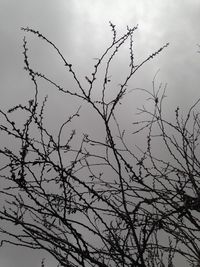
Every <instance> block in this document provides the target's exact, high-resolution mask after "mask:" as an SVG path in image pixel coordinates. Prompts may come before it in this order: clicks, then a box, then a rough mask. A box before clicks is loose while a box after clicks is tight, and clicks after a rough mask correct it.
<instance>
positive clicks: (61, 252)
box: [0, 23, 200, 267]
mask: <svg viewBox="0 0 200 267" xmlns="http://www.w3.org/2000/svg"><path fill="white" fill-rule="evenodd" d="M110 27H111V30H112V33H113V38H112V42H111V44H110V46H108V47H107V49H106V50H105V52H103V53H102V55H101V57H99V58H98V59H97V60H96V64H95V65H94V71H93V72H92V73H91V76H90V77H88V76H86V77H85V79H86V82H87V85H88V86H87V87H86V86H84V85H83V84H82V82H81V79H80V78H79V77H78V76H77V74H76V72H75V71H74V68H73V66H72V64H71V63H70V62H68V61H67V60H66V59H65V57H64V56H63V54H62V53H61V52H60V50H59V49H58V48H57V46H56V45H55V44H54V43H52V42H51V41H49V40H48V39H47V38H46V37H45V36H43V35H42V34H41V33H40V32H38V31H35V30H33V29H30V28H22V30H23V31H25V32H27V33H32V34H34V35H36V36H38V37H39V38H41V39H43V40H44V41H45V42H46V43H47V45H50V46H52V47H53V49H55V51H56V52H57V53H58V56H59V57H61V59H62V61H63V63H64V66H65V67H66V68H67V70H68V72H69V75H71V76H72V78H73V79H74V82H75V83H76V87H77V88H78V89H77V90H75V89H74V90H73V89H65V88H63V87H61V86H60V85H59V84H57V83H56V82H54V81H53V80H52V79H51V78H49V77H47V76H46V75H44V74H42V73H39V72H37V71H35V70H33V68H32V67H31V65H30V63H29V56H28V47H27V41H26V37H24V41H23V54H24V63H25V69H26V71H27V72H28V75H29V76H30V78H31V80H32V82H33V86H34V97H33V99H31V100H30V101H29V102H28V103H27V104H19V105H17V106H14V107H13V108H11V109H9V110H8V111H7V112H5V111H3V110H0V113H1V115H2V123H1V125H0V130H1V133H2V135H6V136H8V137H9V138H10V140H14V141H15V144H16V145H15V147H14V148H13V149H11V148H9V147H8V146H7V147H2V148H1V149H0V153H1V158H2V163H1V164H2V165H1V168H0V170H1V189H0V196H1V200H2V204H1V209H0V219H1V228H0V231H1V234H2V236H3V237H4V238H3V239H2V240H1V245H3V244H4V243H10V244H14V245H20V246H25V247H29V248H32V249H44V250H46V251H47V252H49V253H50V254H51V255H53V256H54V257H55V258H56V259H57V261H58V262H59V264H60V266H71V267H72V266H73V267H74V266H85V267H87V266H99V267H108V266H110V267H111V266H112V267H114V266H124V267H125V266H132V267H134V266H138V267H139V266H142V267H145V266H175V265H174V264H175V262H176V260H177V259H179V258H181V259H182V260H184V261H188V262H189V263H190V264H191V266H199V265H198V264H199V260H200V251H199V247H200V246H199V238H200V236H199V230H200V221H199V216H198V214H199V211H200V191H199V177H200V175H199V166H200V161H199V155H198V141H199V133H200V130H199V129H200V127H199V124H200V120H199V113H198V112H195V107H196V106H197V104H198V103H199V100H198V101H197V102H196V103H195V104H194V105H193V106H192V107H191V108H190V109H189V111H188V113H187V116H186V117H185V118H184V117H183V116H182V115H180V111H179V108H177V109H176V110H175V116H174V122H169V121H168V120H166V118H165V116H164V115H163V111H162V110H163V99H164V97H165V87H164V88H163V87H162V85H160V86H159V87H158V88H156V83H155V79H154V80H153V86H152V91H147V90H145V89H141V88H140V89H137V90H140V92H142V93H143V94H148V95H149V98H148V101H152V105H151V108H147V107H145V105H144V106H143V107H142V108H139V109H138V111H139V112H138V117H137V118H138V120H137V121H136V122H134V123H133V125H134V132H133V137H134V136H136V135H141V136H143V137H144V144H143V146H142V147H141V146H139V145H137V144H133V146H130V145H129V142H128V141H127V139H126V131H125V130H123V129H121V124H120V121H119V120H118V118H117V109H118V106H119V104H120V103H121V102H122V103H123V99H122V98H123V97H124V96H125V95H126V94H127V93H128V83H129V82H130V81H131V78H132V77H133V76H134V74H135V72H136V71H137V70H138V69H140V68H141V67H142V66H143V65H144V64H145V63H146V62H148V61H150V60H151V59H152V58H153V57H155V56H156V55H158V54H159V53H160V52H161V51H162V50H163V49H164V48H166V47H167V46H168V43H167V44H165V45H164V46H162V47H161V48H160V49H159V50H157V51H156V52H154V53H153V54H151V55H150V56H148V57H147V58H146V59H145V60H143V61H142V62H139V63H137V64H136V63H135V56H134V52H133V34H134V32H135V30H136V29H137V27H133V28H129V27H127V31H126V32H125V34H123V35H122V36H120V37H118V36H117V32H116V28H115V25H113V24H112V23H110ZM126 42H129V58H130V61H129V62H128V72H127V76H126V77H125V79H124V80H122V82H121V84H120V86H119V87H118V91H117V93H116V96H115V97H114V98H113V99H111V100H109V101H108V100H107V99H108V98H107V92H108V88H109V86H110V83H111V82H112V76H111V75H112V73H111V64H112V62H113V59H115V57H116V56H117V54H118V51H119V50H120V48H121V47H123V45H124V44H125V43H126ZM100 67H101V76H102V73H103V78H102V84H101V96H100V98H99V99H95V98H94V94H93V90H94V86H95V82H96V80H97V79H98V75H99V72H100ZM102 67H103V69H104V71H103V72H102ZM39 79H43V80H45V81H46V82H47V83H50V84H51V85H53V86H55V88H56V89H57V90H58V91H59V92H60V93H62V94H64V95H66V96H68V97H71V98H72V100H73V99H80V100H81V101H82V103H83V105H88V106H90V107H91V108H92V110H93V111H94V112H95V113H96V114H97V116H98V120H99V123H102V125H103V131H102V135H104V136H102V137H101V138H100V139H98V138H96V137H93V136H90V135H89V134H87V133H83V135H82V138H81V140H79V144H80V145H79V146H78V147H77V133H76V131H75V130H73V129H71V130H69V129H70V125H71V123H72V121H74V120H78V119H79V120H81V114H80V108H78V109H77V111H75V112H74V114H73V115H71V116H69V118H68V119H67V120H66V121H64V122H63V123H62V125H61V126H60V128H59V130H58V134H57V135H53V134H51V132H50V131H49V130H48V128H47V127H45V118H46V116H48V114H45V108H46V104H47V97H45V98H44V99H40V97H39V85H38V81H39ZM135 90H136V89H135ZM132 93H134V90H132ZM16 112H18V113H19V112H21V113H22V114H23V116H24V117H25V123H24V124H23V126H19V125H18V123H17V122H16V121H14V120H13V117H12V116H13V114H15V113H16ZM24 114H25V115H24ZM66 127H68V128H67V129H68V130H67V131H66V130H65V129H66ZM63 136H64V138H63ZM102 140H103V141H102ZM133 142H134V138H133ZM158 147H159V149H161V147H162V149H163V150H164V152H165V153H164V156H163V158H162V157H160V154H159V153H158V152H159V151H158ZM42 266H44V261H43V262H42Z"/></svg>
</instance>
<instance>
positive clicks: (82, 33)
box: [0, 0, 200, 267]
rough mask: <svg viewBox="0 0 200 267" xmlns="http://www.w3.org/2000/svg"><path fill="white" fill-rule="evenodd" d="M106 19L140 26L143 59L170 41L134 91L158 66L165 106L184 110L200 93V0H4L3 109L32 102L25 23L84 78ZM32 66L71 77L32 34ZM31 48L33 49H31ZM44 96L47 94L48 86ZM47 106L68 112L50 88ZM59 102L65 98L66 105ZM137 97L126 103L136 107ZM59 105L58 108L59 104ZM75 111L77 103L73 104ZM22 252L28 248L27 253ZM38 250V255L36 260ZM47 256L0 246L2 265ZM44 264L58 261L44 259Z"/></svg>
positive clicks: (0, 27) (19, 265)
mask: <svg viewBox="0 0 200 267" xmlns="http://www.w3.org/2000/svg"><path fill="white" fill-rule="evenodd" d="M109 21H112V22H113V23H114V24H116V26H117V29H118V31H119V34H120V33H122V32H124V31H125V30H126V26H127V25H129V26H134V25H136V24H138V25H139V29H138V31H137V32H136V34H135V40H134V43H135V51H136V54H135V57H136V59H138V60H141V59H144V58H145V57H146V56H148V54H149V53H150V52H153V51H155V50H156V49H158V48H159V47H160V46H162V45H163V44H165V43H166V42H169V43H170V46H169V47H168V48H167V49H166V50H165V51H164V52H163V53H161V54H160V55H159V56H158V57H157V58H156V59H155V60H153V61H152V62H149V63H148V64H147V65H146V66H145V67H144V68H143V69H141V70H140V71H139V72H138V73H137V75H136V77H135V80H133V81H132V84H131V86H132V87H131V88H134V87H138V86H140V87H145V88H146V89H148V87H150V86H151V81H152V78H153V76H154V75H155V73H156V71H157V70H158V69H160V72H159V75H158V78H157V79H158V81H159V82H163V83H165V82H166V83H168V90H167V95H168V99H167V100H166V105H167V107H169V110H170V109H171V107H173V109H174V107H175V106H177V105H179V106H180V107H183V109H185V108H186V107H188V105H191V104H192V103H193V102H194V101H195V99H196V98H197V97H200V89H199V79H200V54H198V53H197V50H198V47H197V44H198V43H200V1H199V0H0V90H1V91H0V105H1V108H8V107H9V106H12V105H15V104H18V103H20V102H23V101H28V99H30V98H31V96H32V93H33V91H32V89H33V88H32V87H31V82H30V79H29V77H27V74H26V73H25V71H24V70H23V56H22V39H23V36H24V34H25V33H24V32H22V31H20V27H26V26H29V27H32V28H34V29H36V30H39V31H40V32H41V33H43V34H44V35H45V36H47V37H48V38H49V39H50V40H52V41H53V42H55V44H56V45H57V46H58V47H59V48H60V50H61V51H62V53H63V54H64V55H65V56H66V58H69V59H70V61H71V62H72V63H73V64H74V66H75V68H76V69H77V72H78V73H79V74H80V77H84V76H85V75H87V74H88V73H90V72H91V70H92V66H93V65H94V61H93V59H92V58H94V57H98V56H99V55H100V53H101V52H103V50H104V49H105V48H106V46H107V45H109V44H110V41H111V34H110V29H109ZM27 37H28V46H29V48H30V54H31V55H32V58H31V60H32V64H33V65H34V67H36V69H37V68H38V69H39V70H41V71H45V73H49V74H50V75H52V76H51V77H53V78H55V79H56V80H57V81H59V82H61V84H64V83H65V82H66V80H65V76H64V72H63V70H62V66H61V65H59V64H60V63H59V62H58V61H57V60H56V56H55V54H54V53H53V52H51V51H50V50H48V49H47V47H46V45H44V44H41V43H40V42H39V41H38V40H37V39H36V38H33V37H31V36H30V35H27ZM31 51H32V52H31ZM125 59H126V57H125V56H124V57H123V56H122V57H120V58H119V60H120V61H119V62H118V64H116V69H115V70H114V71H115V73H116V74H119V73H121V72H122V67H123V64H124V63H125ZM45 93H46V91H45ZM49 94H50V100H49V101H50V103H49V104H50V106H53V107H55V106H56V107H57V108H58V113H57V114H54V115H53V116H51V119H52V120H53V124H54V123H55V121H56V120H57V116H61V115H58V114H64V113H65V114H66V112H68V107H66V105H65V102H64V100H60V99H59V98H57V96H56V95H57V93H56V92H53V91H50V92H49ZM58 101H63V102H62V105H60V103H59V102H58ZM136 102H137V101H135V102H133V100H127V103H126V104H127V108H128V110H129V112H132V109H133V104H134V106H135V104H136ZM58 103H59V105H58ZM68 105H69V107H70V108H73V103H68ZM22 251H23V252H22ZM36 255H37V257H36ZM42 257H43V255H42V253H36V252H34V253H33V252H30V251H28V250H25V249H24V250H22V249H16V248H12V249H10V248H3V249H0V267H1V266H2V267H27V266H29V267H39V266H40V264H39V262H40V261H41V259H42ZM47 263H48V264H47V267H55V262H54V261H53V260H51V259H48V260H47Z"/></svg>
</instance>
